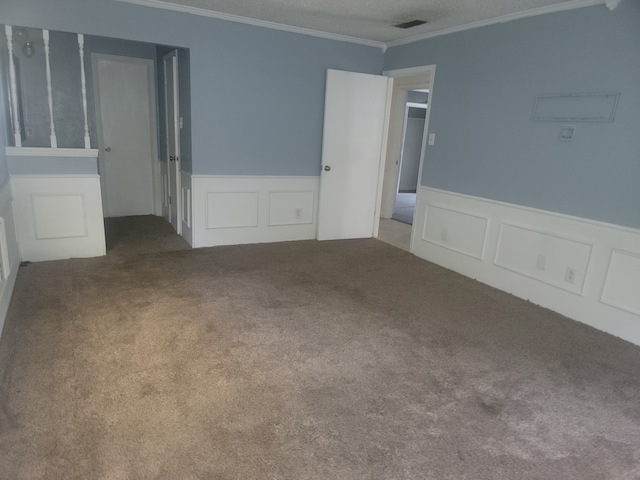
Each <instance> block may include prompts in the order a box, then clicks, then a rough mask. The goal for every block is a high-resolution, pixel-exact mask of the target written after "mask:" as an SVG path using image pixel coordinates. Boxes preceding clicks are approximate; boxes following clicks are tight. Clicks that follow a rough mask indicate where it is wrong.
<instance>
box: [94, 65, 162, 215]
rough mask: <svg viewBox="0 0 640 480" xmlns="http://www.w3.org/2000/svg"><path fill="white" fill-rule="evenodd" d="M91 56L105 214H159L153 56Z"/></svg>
mask: <svg viewBox="0 0 640 480" xmlns="http://www.w3.org/2000/svg"><path fill="white" fill-rule="evenodd" d="M92 61H93V65H94V70H93V71H94V79H95V81H94V83H95V89H94V90H95V97H96V110H97V111H98V112H99V114H98V115H97V120H98V122H97V123H98V143H99V147H100V157H99V166H100V175H101V179H102V187H103V190H104V191H103V198H104V210H105V216H108V217H120V216H128V215H148V214H155V213H156V208H155V205H156V202H155V196H156V195H155V186H154V179H155V177H156V170H159V166H158V165H157V164H158V161H157V155H156V118H155V80H154V79H155V73H154V67H153V65H154V64H153V61H151V60H144V59H137V58H129V57H119V56H111V55H97V54H94V55H92ZM157 176H158V177H159V173H158V175H157ZM158 191H159V188H158ZM158 196H159V193H158ZM158 203H159V199H158Z"/></svg>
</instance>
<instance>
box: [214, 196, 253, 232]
mask: <svg viewBox="0 0 640 480" xmlns="http://www.w3.org/2000/svg"><path fill="white" fill-rule="evenodd" d="M206 205H207V217H206V218H207V223H206V225H207V227H206V228H208V229H211V228H242V227H257V226H258V192H208V193H207V203H206Z"/></svg>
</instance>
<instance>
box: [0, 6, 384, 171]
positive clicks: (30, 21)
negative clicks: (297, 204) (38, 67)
mask: <svg viewBox="0 0 640 480" xmlns="http://www.w3.org/2000/svg"><path fill="white" fill-rule="evenodd" d="M0 18H1V19H2V22H6V23H9V24H13V25H21V26H32V27H37V28H49V29H51V30H60V31H67V32H78V33H86V34H92V35H102V36H108V37H117V38H123V39H128V40H138V41H144V42H149V43H154V44H160V45H176V46H179V47H185V48H189V50H190V60H191V98H192V111H191V121H192V139H193V144H192V156H193V169H192V170H193V173H194V174H218V175H243V174H249V175H318V173H319V168H320V156H321V147H322V120H323V112H324V86H325V75H326V70H327V68H335V69H341V70H351V71H356V72H364V73H380V72H381V71H382V64H383V53H382V50H381V49H379V48H374V47H366V46H362V45H355V44H350V43H345V42H337V41H332V40H325V39H320V38H315V37H310V36H306V35H298V34H293V33H289V32H283V31H276V30H271V29H264V28H259V27H254V26H250V25H244V24H239V23H234V22H226V21H222V20H217V19H212V18H206V17H199V16H194V15H189V14H184V13H176V12H170V11H166V10H160V9H153V8H147V7H142V6H137V5H131V4H127V3H121V2H116V1H103V0H56V1H55V2H52V1H50V0H3V1H2V3H0ZM248 112H251V113H250V114H248Z"/></svg>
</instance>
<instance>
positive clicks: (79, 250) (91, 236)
mask: <svg viewBox="0 0 640 480" xmlns="http://www.w3.org/2000/svg"><path fill="white" fill-rule="evenodd" d="M11 187H12V190H13V196H14V204H13V209H14V213H15V218H16V229H17V232H18V238H19V241H20V245H19V246H20V253H21V257H22V259H23V260H29V261H34V262H37V261H44V260H60V259H65V258H72V257H96V256H101V255H104V254H105V237H104V221H103V214H102V200H101V195H100V178H99V176H98V175H13V176H12V177H11Z"/></svg>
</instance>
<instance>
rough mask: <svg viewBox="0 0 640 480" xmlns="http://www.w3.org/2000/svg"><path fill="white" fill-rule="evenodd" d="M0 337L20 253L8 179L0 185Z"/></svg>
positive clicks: (16, 273) (16, 274)
mask: <svg viewBox="0 0 640 480" xmlns="http://www.w3.org/2000/svg"><path fill="white" fill-rule="evenodd" d="M0 260H1V262H2V263H1V264H0V270H1V271H2V274H1V275H0V335H1V334H2V327H3V326H4V320H5V318H6V316H7V310H8V309H9V303H10V301H11V294H12V293H13V287H14V285H15V281H16V277H17V276H18V270H19V268H18V267H19V264H20V252H19V250H18V241H17V239H16V228H15V223H14V217H13V209H12V195H11V184H10V180H9V178H7V179H6V180H5V182H4V183H3V184H2V185H0Z"/></svg>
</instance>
